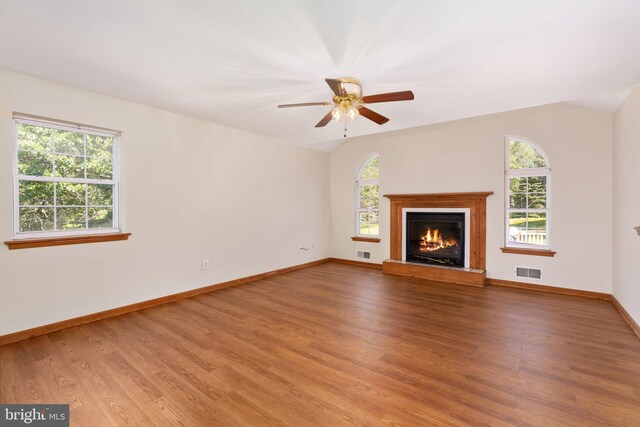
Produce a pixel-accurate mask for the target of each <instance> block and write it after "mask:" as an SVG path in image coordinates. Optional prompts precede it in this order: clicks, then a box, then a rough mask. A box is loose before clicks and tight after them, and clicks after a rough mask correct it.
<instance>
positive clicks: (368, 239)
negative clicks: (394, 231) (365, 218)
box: [351, 236, 380, 243]
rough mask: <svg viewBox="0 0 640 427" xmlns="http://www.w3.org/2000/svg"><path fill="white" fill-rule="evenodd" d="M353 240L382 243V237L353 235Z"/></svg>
mask: <svg viewBox="0 0 640 427" xmlns="http://www.w3.org/2000/svg"><path fill="white" fill-rule="evenodd" d="M351 240H353V241H354V242H368V243H380V238H379V237H360V236H353V237H352V238H351Z"/></svg>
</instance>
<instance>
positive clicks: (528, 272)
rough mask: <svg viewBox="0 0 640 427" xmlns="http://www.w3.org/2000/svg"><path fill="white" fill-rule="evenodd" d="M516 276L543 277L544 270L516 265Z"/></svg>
mask: <svg viewBox="0 0 640 427" xmlns="http://www.w3.org/2000/svg"><path fill="white" fill-rule="evenodd" d="M516 277H526V278H528V279H542V270H540V269H539V268H528V267H516Z"/></svg>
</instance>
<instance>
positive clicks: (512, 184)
mask: <svg viewBox="0 0 640 427" xmlns="http://www.w3.org/2000/svg"><path fill="white" fill-rule="evenodd" d="M509 191H510V192H512V193H526V192H527V178H525V177H519V178H511V179H509Z"/></svg>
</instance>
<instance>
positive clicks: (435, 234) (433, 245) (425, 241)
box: [418, 228, 458, 252]
mask: <svg viewBox="0 0 640 427" xmlns="http://www.w3.org/2000/svg"><path fill="white" fill-rule="evenodd" d="M457 244H458V242H456V239H454V238H453V237H452V238H450V239H448V240H447V239H443V238H442V234H440V230H438V229H437V228H436V229H434V230H433V231H432V230H431V228H427V234H425V235H424V236H421V237H420V247H419V248H418V249H419V250H420V252H433V251H437V250H438V249H443V248H448V247H450V246H456V245H457Z"/></svg>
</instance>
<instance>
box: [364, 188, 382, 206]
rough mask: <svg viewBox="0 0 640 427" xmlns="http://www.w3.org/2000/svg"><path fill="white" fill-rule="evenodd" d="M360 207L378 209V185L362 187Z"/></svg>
mask: <svg viewBox="0 0 640 427" xmlns="http://www.w3.org/2000/svg"><path fill="white" fill-rule="evenodd" d="M360 207H361V208H377V207H378V184H373V185H360Z"/></svg>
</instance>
